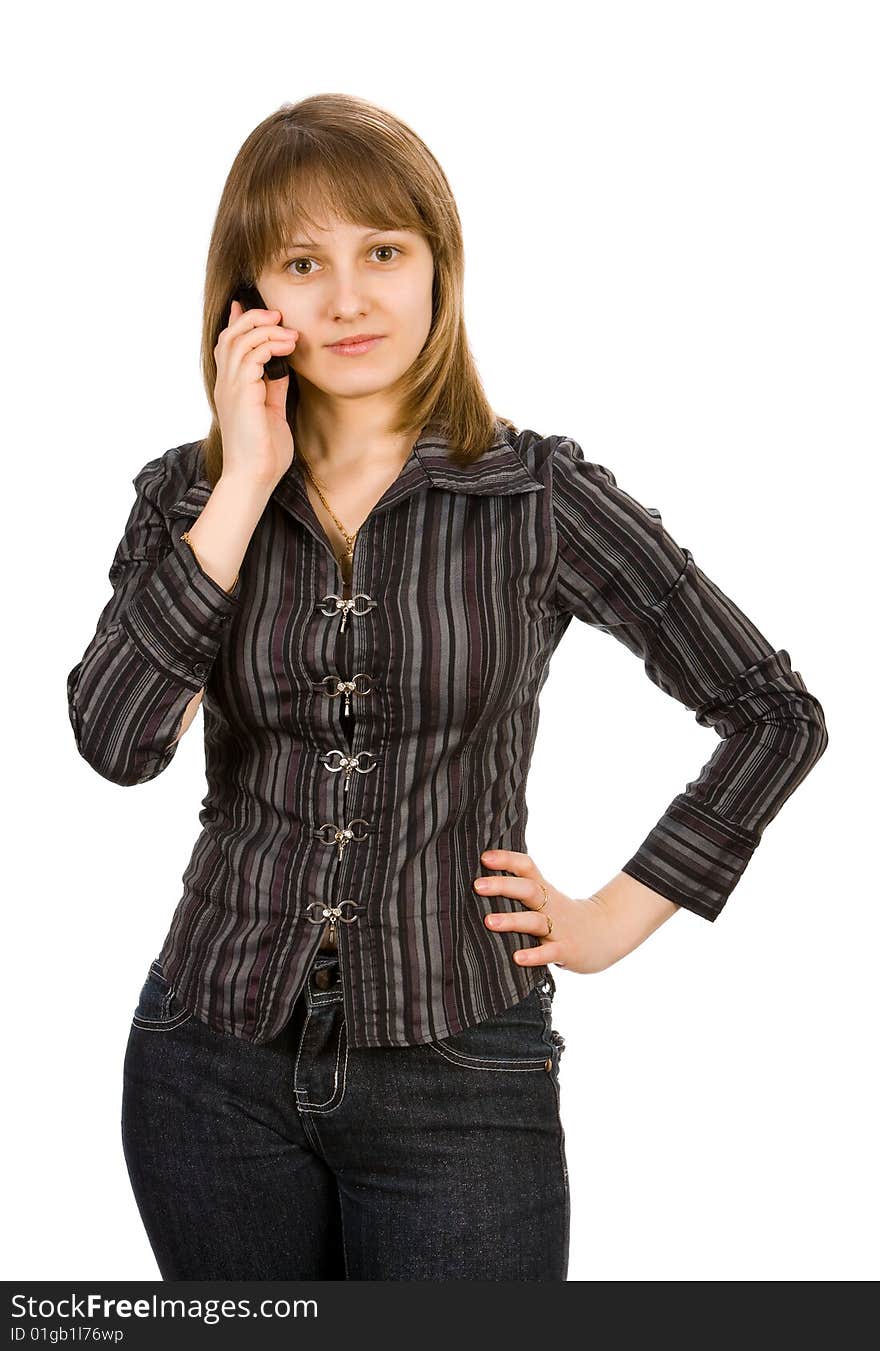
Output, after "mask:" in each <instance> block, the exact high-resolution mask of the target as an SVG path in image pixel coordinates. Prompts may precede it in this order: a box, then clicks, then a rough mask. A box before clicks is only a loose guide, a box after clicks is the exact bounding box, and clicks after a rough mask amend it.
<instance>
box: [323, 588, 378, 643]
mask: <svg viewBox="0 0 880 1351" xmlns="http://www.w3.org/2000/svg"><path fill="white" fill-rule="evenodd" d="M359 600H365V601H367V602H368V604H367V605H365V606H363V608H362V609H360V610H359V609H357V603H358V601H359ZM375 605H376V602H375V601H374V600H373V597H372V596H368V595H367V593H366V591H358V592H356V593H355V595H353V596H351V597H350V598H349V599H348V600H346V599H345V597H344V596H337V595H336V592H335V591H331V592H330V593H329V595H326V596H324V597H323V599H322V600H320V601H319V602H318V608H319V610H320V611H321V613H322V614H325V615H335V614H339V613H340V612H341V613H342V623H341V624H340V626H339V629H340V633H344V632H345V624H346V620H347V619H348V616H349V615H350V614H355V615H365V614H367V612H368V611H369V610H372V609H374V608H375Z"/></svg>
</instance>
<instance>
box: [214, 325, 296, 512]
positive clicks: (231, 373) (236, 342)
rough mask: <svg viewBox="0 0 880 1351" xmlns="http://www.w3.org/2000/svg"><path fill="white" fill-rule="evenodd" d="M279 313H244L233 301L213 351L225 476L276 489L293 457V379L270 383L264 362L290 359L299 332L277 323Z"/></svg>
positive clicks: (288, 377) (287, 378)
mask: <svg viewBox="0 0 880 1351" xmlns="http://www.w3.org/2000/svg"><path fill="white" fill-rule="evenodd" d="M276 316H278V318H281V317H282V316H281V312H280V311H279V310H258V309H253V310H243V309H242V307H241V305H240V303H239V302H238V301H237V300H233V302H232V304H231V306H230V310H229V324H228V326H227V327H226V328H224V329H223V330H222V331H221V333H220V336H219V338H218V339H217V345H216V347H215V348H214V359H215V361H216V362H217V380H216V383H215V385H214V404H215V407H216V409H217V420H218V422H219V424H220V432H221V435H222V438H223V473H224V474H237V475H240V476H241V477H242V478H244V479H247V480H250V481H252V482H255V483H258V484H260V485H261V486H264V487H269V488H274V487H275V484H276V483H277V482H278V480H279V479H280V478H281V476H282V474H284V473H285V471H286V470H287V469H288V468H289V467H290V463H291V461H292V459H293V436H292V434H291V431H290V426H289V424H288V421H287V413H286V405H287V389H288V385H289V383H290V376H289V375H285V376H283V377H282V378H281V379H280V380H267V379H266V378H265V377H264V375H263V367H264V365H265V363H266V362H267V361H268V360H269V358H270V357H273V356H282V355H285V356H286V355H289V354H290V353H291V352H292V351H293V350H294V348H295V347H296V341H297V339H298V337H299V333H298V332H297V330H296V329H289V328H284V327H283V326H282V325H280V324H277V323H275V318H276Z"/></svg>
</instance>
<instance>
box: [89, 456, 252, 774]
mask: <svg viewBox="0 0 880 1351" xmlns="http://www.w3.org/2000/svg"><path fill="white" fill-rule="evenodd" d="M164 474H165V465H164V459H163V457H159V459H157V460H151V461H150V463H149V464H148V465H146V466H145V467H144V468H143V469H142V470H141V471H140V473H138V474H137V475H136V476H135V478H134V479H133V480H132V482H133V486H134V487H135V489H136V497H135V501H134V505H133V506H132V508H131V511H130V514H129V518H128V522H127V524H126V526H125V531H124V533H123V536H122V539H121V540H120V542H119V544H118V546H117V548H116V552H115V554H114V556H113V561H112V564H111V567H110V571H109V574H108V576H109V581H110V583H111V586H112V587H113V595H112V597H111V598H110V600H109V601H108V602H107V604H106V605H105V607H104V609H103V611H102V612H101V614H100V617H99V619H98V624H97V628H96V630H95V634H94V637H93V638H92V640H91V642H90V643H89V645H88V647H87V648H86V650H85V652H84V653H83V656H82V658H81V659H80V661H79V662H77V664H76V665H75V666H74V667H73V669H72V670H71V671H70V673H69V675H68V677H67V703H68V715H69V718H70V723H71V726H72V728H73V732H74V737H75V740H76V746H77V749H78V750H79V753H80V754H81V755H82V756H83V757H84V759H85V760H87V761H88V763H89V764H90V765H91V766H92V768H93V769H95V770H96V771H97V772H98V773H99V774H101V775H102V776H103V777H104V778H106V779H109V780H110V781H111V782H113V783H117V784H123V785H126V786H128V785H133V784H138V783H144V782H146V781H147V780H148V779H153V778H155V777H156V776H157V775H158V774H160V773H161V772H162V770H164V769H165V768H166V767H167V765H168V764H170V762H171V760H172V759H173V758H174V755H175V754H176V751H177V747H178V745H179V742H177V741H174V742H172V738H173V737H174V736H176V734H177V731H178V729H179V726H180V721H181V718H182V717H183V713H184V711H185V709H186V706H187V704H188V703H189V702H190V700H191V699H192V696H193V694H194V693H196V692H197V691H198V690H200V689H201V688H202V687H203V686H204V685H205V683H206V681H207V679H208V676H209V675H210V672H211V668H212V666H213V664H214V661H215V660H216V657H217V654H218V652H219V650H220V645H221V642H222V639H223V635H224V632H225V629H226V625H227V624H228V622H229V620H230V619H231V617H232V616H233V614H234V613H235V612H236V610H237V609H238V605H239V600H238V590H239V586H240V583H237V584H236V587H235V588H234V589H233V591H232V592H226V591H224V590H223V588H222V587H221V586H220V585H219V584H218V583H217V582H215V581H214V579H213V578H212V577H209V576H208V574H207V573H206V572H204V571H203V569H202V568H201V566H200V564H199V562H198V560H197V558H196V555H195V552H194V551H193V550H192V549H191V548H190V546H189V544H188V543H187V542H186V541H185V540H181V539H180V535H181V534H182V533H183V531H184V529H185V526H186V522H184V521H180V522H179V523H178V524H179V533H178V531H177V530H176V529H175V531H174V533H173V534H172V532H171V530H170V529H169V526H168V523H167V522H166V520H165V518H164V516H163V514H162V512H161V510H160V507H159V504H158V502H157V500H156V494H157V491H158V490H159V488H160V485H161V482H162V479H163V477H164Z"/></svg>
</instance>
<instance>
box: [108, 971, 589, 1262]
mask: <svg viewBox="0 0 880 1351" xmlns="http://www.w3.org/2000/svg"><path fill="white" fill-rule="evenodd" d="M555 990H556V984H555V981H554V980H553V977H552V975H551V973H550V970H549V967H548V968H547V971H546V974H545V977H544V979H543V980H542V981H541V982H540V984H539V985H538V986H537V987H536V988H535V989H534V990H533V991H532V992H531V994H530V995H528V996H527V997H526V998H525V999H523V1000H522V1001H520V1002H519V1003H517V1004H515V1005H513V1006H512V1007H511V1008H509V1009H506V1010H505V1011H504V1012H503V1013H502V1014H500V1015H496V1016H495V1017H493V1018H489V1019H487V1020H486V1021H485V1022H482V1023H479V1024H478V1025H477V1026H475V1027H470V1028H466V1029H465V1031H463V1032H458V1033H456V1034H455V1035H453V1036H450V1037H446V1038H445V1039H444V1040H442V1041H439V1042H434V1043H431V1044H427V1043H426V1044H424V1045H418V1046H395V1047H387V1048H386V1047H368V1048H365V1049H360V1050H357V1049H351V1048H350V1047H349V1045H348V1040H347V1036H346V1028H345V1017H344V1011H343V1002H342V987H341V985H340V983H339V966H338V958H337V956H336V954H335V953H333V952H332V951H331V952H319V953H318V954H317V956H316V958H315V961H314V964H313V967H312V970H311V972H310V974H309V978H308V980H307V981H306V984H305V986H304V987H303V990H302V992H301V994H300V996H299V998H298V1000H297V1002H296V1006H295V1008H294V1010H293V1013H292V1015H291V1018H290V1019H289V1021H288V1023H287V1026H286V1027H285V1029H284V1030H283V1032H282V1033H281V1034H280V1035H279V1036H278V1037H277V1038H276V1039H275V1040H274V1041H272V1042H270V1043H268V1044H267V1045H264V1046H256V1045H254V1044H253V1043H252V1042H246V1041H242V1040H241V1039H240V1038H238V1037H232V1036H227V1035H226V1034H224V1033H218V1032H215V1031H214V1030H213V1029H212V1028H210V1027H208V1026H207V1024H205V1023H204V1022H202V1021H201V1020H200V1019H199V1018H197V1017H195V1016H194V1015H193V1014H192V1013H191V1012H189V1011H188V1010H187V1009H186V1008H184V1007H183V1006H182V1005H181V1004H180V1002H179V1001H178V998H177V995H176V993H175V991H174V990H173V989H172V988H171V987H170V986H169V984H168V981H167V980H166V979H165V977H164V976H163V974H162V969H161V967H160V965H159V963H158V962H157V961H156V962H153V963H152V965H151V967H150V970H149V974H148V976H147V979H146V981H145V983H144V986H143V989H142V990H141V994H140V1000H139V1002H138V1006H137V1010H136V1012H135V1014H134V1017H133V1019H132V1025H131V1032H130V1035H129V1040H128V1046H127V1049H126V1053H125V1065H124V1087H123V1097H122V1140H123V1149H124V1153H125V1161H126V1165H127V1168H128V1173H129V1177H130V1180H131V1185H132V1189H133V1191H134V1196H135V1200H136V1202H137V1206H138V1209H139V1211H140V1215H141V1220H142V1222H143V1224H144V1228H145V1229H146V1232H147V1236H148V1238H149V1241H150V1244H151V1246H152V1249H153V1253H154V1254H155V1257H156V1261H157V1263H158V1266H159V1270H160V1272H161V1276H162V1279H163V1280H169V1281H181V1280H183V1281H186V1280H253V1281H259V1280H270V1281H271V1280H278V1281H280V1280H362V1281H363V1280H366V1281H370V1280H375V1281H380V1280H401V1281H404V1280H406V1281H435V1280H470V1281H486V1280H490V1281H492V1280H494V1281H564V1280H566V1279H567V1269H568V1244H569V1214H570V1212H569V1188H568V1170H567V1167H566V1159H565V1136H564V1132H563V1129H562V1122H561V1119H560V1112H559V1106H560V1100H559V1058H560V1055H561V1053H562V1048H563V1045H564V1042H563V1039H562V1037H561V1036H560V1035H559V1033H558V1032H556V1031H555V1030H554V1029H553V1027H552V1025H551V1017H552V1015H551V1009H552V1000H553V995H554V993H555Z"/></svg>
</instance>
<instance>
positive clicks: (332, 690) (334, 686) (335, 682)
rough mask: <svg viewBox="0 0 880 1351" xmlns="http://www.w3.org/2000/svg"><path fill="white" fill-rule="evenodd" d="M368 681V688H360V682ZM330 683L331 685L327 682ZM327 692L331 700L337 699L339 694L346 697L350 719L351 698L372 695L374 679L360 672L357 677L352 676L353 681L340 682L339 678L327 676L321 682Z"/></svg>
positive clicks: (346, 709)
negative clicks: (358, 695)
mask: <svg viewBox="0 0 880 1351" xmlns="http://www.w3.org/2000/svg"><path fill="white" fill-rule="evenodd" d="M359 680H360V681H364V680H365V681H366V682H367V684H366V687H364V688H359V687H358V683H357V682H358V681H359ZM328 681H329V682H330V683H329V684H328V683H327V682H328ZM321 684H322V685H323V686H324V689H325V690H326V692H327V693H328V694H329V695H330V698H331V699H335V698H336V696H337V695H338V694H344V695H345V709H344V712H345V716H346V717H348V715H349V711H350V709H351V696H352V695H353V694H372V692H373V677H372V676H371V675H369V674H368V672H366V671H358V673H357V675H355V676H352V678H351V680H340V679H339V676H335V675H327V676H325V677H324V679H323V680H322V681H321Z"/></svg>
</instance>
